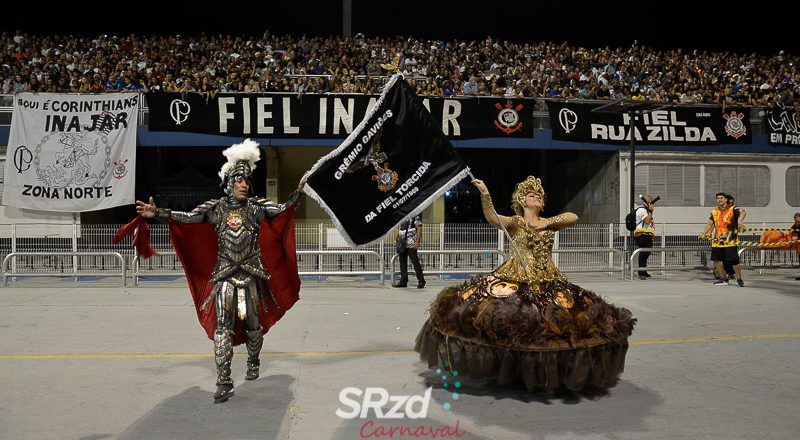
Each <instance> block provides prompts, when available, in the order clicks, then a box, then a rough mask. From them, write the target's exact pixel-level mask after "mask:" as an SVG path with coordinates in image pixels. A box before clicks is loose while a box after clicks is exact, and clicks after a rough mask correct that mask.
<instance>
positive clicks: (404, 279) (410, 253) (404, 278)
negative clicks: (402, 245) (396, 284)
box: [397, 248, 425, 284]
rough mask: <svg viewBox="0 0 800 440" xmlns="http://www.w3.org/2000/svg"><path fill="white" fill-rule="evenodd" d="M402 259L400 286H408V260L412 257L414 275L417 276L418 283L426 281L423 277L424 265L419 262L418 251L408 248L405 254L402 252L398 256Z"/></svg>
mask: <svg viewBox="0 0 800 440" xmlns="http://www.w3.org/2000/svg"><path fill="white" fill-rule="evenodd" d="M397 256H398V257H399V258H400V284H407V283H408V258H409V257H411V264H413V265H414V273H415V274H416V275H417V282H418V283H421V282H423V281H425V277H423V276H422V264H420V262H419V256H418V255H417V250H416V249H412V248H406V250H405V251H404V252H400V253H399V254H397Z"/></svg>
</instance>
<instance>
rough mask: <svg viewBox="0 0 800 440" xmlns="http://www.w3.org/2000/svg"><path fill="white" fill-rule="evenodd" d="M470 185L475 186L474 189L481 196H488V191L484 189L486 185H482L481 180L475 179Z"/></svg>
mask: <svg viewBox="0 0 800 440" xmlns="http://www.w3.org/2000/svg"><path fill="white" fill-rule="evenodd" d="M472 184H473V185H475V187H476V188H478V191H480V192H481V194H489V189H488V188H486V184H485V183H483V180H481V179H475V180H473V181H472Z"/></svg>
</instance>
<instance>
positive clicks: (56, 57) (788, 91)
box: [0, 31, 800, 107]
mask: <svg viewBox="0 0 800 440" xmlns="http://www.w3.org/2000/svg"><path fill="white" fill-rule="evenodd" d="M798 61H800V59H798V56H797V55H796V54H784V53H783V51H781V52H779V53H777V54H773V55H760V54H755V53H751V54H744V53H731V52H725V53H719V52H709V51H702V50H694V51H682V50H680V49H675V50H654V49H652V48H648V47H644V46H641V45H639V44H637V43H635V42H634V44H632V45H631V46H630V47H624V48H622V47H618V48H611V47H602V48H584V47H575V46H571V45H569V44H568V43H566V42H564V43H550V42H530V43H512V42H509V41H499V40H495V39H493V38H491V37H487V38H485V39H483V40H481V41H460V40H451V41H439V40H423V39H417V38H403V37H395V38H382V37H375V38H369V37H366V36H364V35H361V34H357V35H356V36H354V37H330V36H329V37H320V36H305V35H304V36H300V37H296V36H291V35H273V34H270V33H268V32H265V33H264V34H263V35H260V36H256V35H253V36H245V35H241V36H231V35H211V34H205V33H203V34H199V35H195V36H181V35H170V36H156V35H149V36H145V35H137V34H130V35H98V36H94V37H86V36H74V35H45V36H40V35H33V34H29V33H25V32H22V31H17V32H15V33H10V32H4V33H3V34H2V35H1V36H0V65H2V71H1V72H0V74H1V75H2V77H1V79H2V92H3V93H6V94H13V93H17V92H23V91H31V92H78V93H99V92H118V91H132V92H150V93H153V92H158V91H165V92H198V93H202V94H205V95H206V96H209V97H210V96H214V95H215V94H216V93H219V92H290V93H298V94H306V93H379V92H380V91H381V88H382V87H383V85H384V83H385V80H386V78H387V76H388V75H389V74H390V73H393V71H395V70H396V69H399V71H402V72H403V73H404V74H405V75H406V78H409V79H410V81H411V82H412V84H414V86H415V87H416V88H417V92H418V93H419V94H421V95H425V96H472V95H475V96H506V97H544V98H563V99H581V98H585V99H633V100H648V101H662V102H673V103H711V104H722V103H725V104H729V105H750V106H766V107H771V106H776V105H777V106H790V105H794V104H795V99H798V100H800V71H798V67H797V64H798Z"/></svg>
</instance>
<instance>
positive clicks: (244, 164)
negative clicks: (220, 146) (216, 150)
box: [218, 139, 261, 196]
mask: <svg viewBox="0 0 800 440" xmlns="http://www.w3.org/2000/svg"><path fill="white" fill-rule="evenodd" d="M222 154H223V155H224V156H225V157H226V158H228V161H227V162H225V163H224V164H223V165H222V168H220V170H219V173H218V175H219V178H220V179H221V180H222V183H221V184H220V185H221V186H222V187H223V188H225V193H226V194H227V195H228V196H230V195H232V194H233V182H234V179H233V178H232V177H235V176H242V177H243V178H244V179H245V180H247V181H248V182H249V181H250V180H251V177H252V174H253V170H254V169H256V162H258V160H259V159H261V150H260V149H259V148H258V142H256V141H254V140H252V139H245V140H244V142H242V143H241V144H233V145H231V146H230V147H228V148H226V149H225V150H224V151H223V152H222Z"/></svg>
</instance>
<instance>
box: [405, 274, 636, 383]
mask: <svg viewBox="0 0 800 440" xmlns="http://www.w3.org/2000/svg"><path fill="white" fill-rule="evenodd" d="M635 323H636V319H634V318H633V317H632V315H631V312H630V311H629V310H627V309H625V308H621V307H616V306H614V305H612V304H609V303H606V302H605V301H603V300H602V299H601V298H599V297H598V296H597V295H596V294H594V293H593V292H591V291H588V290H586V289H583V288H581V287H579V286H577V285H575V284H571V283H569V282H566V281H561V280H553V281H545V282H542V283H531V284H526V283H514V282H509V281H503V280H499V279H497V278H494V277H491V276H490V277H476V278H473V279H472V280H470V281H467V282H466V283H464V284H463V285H461V286H456V287H449V288H446V289H444V290H443V291H442V292H441V293H440V294H439V296H438V297H437V298H436V300H434V302H433V303H432V304H431V308H430V320H429V321H428V322H427V323H426V324H425V326H424V327H423V329H422V330H421V331H420V333H419V335H418V336H417V341H416V347H415V348H416V350H417V351H418V352H419V353H420V356H421V357H422V359H423V360H424V361H426V362H428V365H429V366H431V367H434V366H436V367H444V368H446V369H449V370H458V372H459V374H460V375H464V376H466V377H473V378H496V379H497V382H498V384H499V385H511V384H513V383H515V382H520V381H521V382H522V383H523V384H524V385H525V387H526V388H527V389H529V390H532V389H538V388H543V389H554V388H557V387H559V386H562V385H563V386H565V387H566V388H567V389H570V390H580V389H582V388H583V387H584V386H586V385H593V386H596V387H609V386H612V385H614V384H615V383H616V381H617V379H618V377H619V375H620V374H621V373H622V371H623V368H624V365H625V354H626V353H627V349H628V340H627V338H628V336H630V335H631V333H632V332H633V327H634V325H635Z"/></svg>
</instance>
